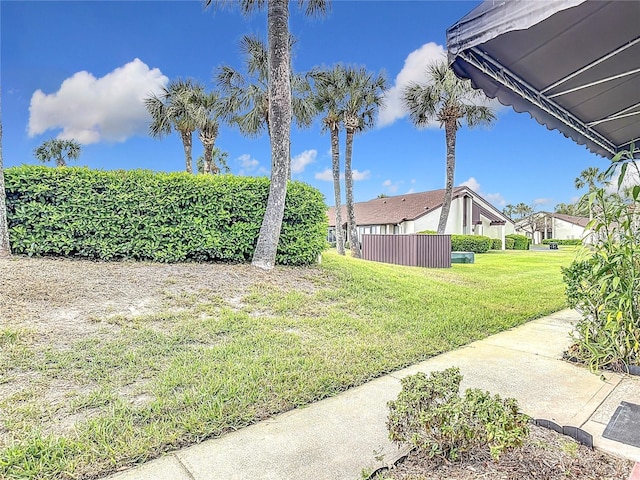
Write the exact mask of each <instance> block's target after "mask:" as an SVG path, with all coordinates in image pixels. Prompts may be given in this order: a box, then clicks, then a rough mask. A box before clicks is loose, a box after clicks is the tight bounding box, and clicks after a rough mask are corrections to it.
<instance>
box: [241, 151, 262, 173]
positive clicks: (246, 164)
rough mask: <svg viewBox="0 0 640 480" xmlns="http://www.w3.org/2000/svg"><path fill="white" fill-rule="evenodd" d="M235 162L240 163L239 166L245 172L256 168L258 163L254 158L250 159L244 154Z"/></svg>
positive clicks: (249, 156)
mask: <svg viewBox="0 0 640 480" xmlns="http://www.w3.org/2000/svg"><path fill="white" fill-rule="evenodd" d="M237 161H238V162H240V166H241V167H242V168H244V169H247V170H253V169H254V168H256V167H257V166H258V164H259V163H260V162H258V160H256V159H255V158H251V155H249V154H248V153H244V154H242V155H240V156H239V157H238V158H237Z"/></svg>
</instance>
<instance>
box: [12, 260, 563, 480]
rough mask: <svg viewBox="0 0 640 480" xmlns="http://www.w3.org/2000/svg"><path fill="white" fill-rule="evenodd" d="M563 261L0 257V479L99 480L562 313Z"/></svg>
mask: <svg viewBox="0 0 640 480" xmlns="http://www.w3.org/2000/svg"><path fill="white" fill-rule="evenodd" d="M573 257H574V251H573V250H570V249H566V250H561V251H559V252H527V251H509V252H490V253H487V254H483V255H481V256H478V257H477V259H476V263H475V264H470V265H455V266H454V268H452V269H447V270H426V269H420V268H409V267H400V266H395V265H385V264H376V263H372V262H364V261H359V260H355V259H350V258H344V257H340V256H338V255H336V254H334V253H331V252H329V253H326V254H325V255H324V258H323V263H322V265H320V266H317V267H312V268H278V269H276V270H275V271H274V272H272V273H271V274H266V273H260V272H256V271H255V269H251V268H250V267H248V266H246V265H202V264H180V265H160V264H147V263H119V264H113V263H95V262H79V261H69V260H65V261H61V260H55V259H37V258H12V259H8V260H0V283H1V284H2V285H3V296H2V298H1V299H0V309H1V310H2V314H3V319H4V323H3V324H2V326H0V399H2V400H0V419H1V422H2V424H1V426H0V477H2V478H11V479H13V478H31V479H36V478H38V479H40V478H91V477H95V476H100V475H104V474H107V473H109V472H112V471H115V470H118V469H120V468H123V467H126V466H130V465H132V464H135V463H139V462H143V461H145V460H148V459H150V458H153V457H155V456H158V455H159V454H161V453H162V452H164V451H168V450H171V449H175V448H179V447H182V446H185V445H188V444H192V443H197V442H200V441H202V440H204V439H206V438H209V437H213V436H217V435H222V434H224V433H225V432H228V431H231V430H234V429H237V428H241V427H243V426H246V425H248V424H250V423H253V422H256V421H259V420H261V419H264V418H266V417H268V416H270V415H273V414H275V413H279V412H283V411H286V410H289V409H292V408H296V407H299V406H302V405H305V404H308V403H310V402H314V401H316V400H319V399H321V398H324V397H327V396H331V395H334V394H336V393H337V392H340V391H343V390H345V389H347V388H350V387H352V386H355V385H359V384H362V383H364V382H366V381H368V380H370V379H372V378H375V377H378V376H380V375H382V374H384V373H387V372H390V371H393V370H396V369H398V368H400V367H403V366H406V365H409V364H413V363H415V362H418V361H420V360H423V359H426V358H428V357H431V356H433V355H436V354H438V353H442V352H445V351H449V350H452V349H454V348H457V347H459V346H461V345H464V344H466V343H468V342H471V341H473V340H476V339H479V338H483V337H486V336H488V335H490V334H493V333H496V332H499V331H501V330H504V329H507V328H510V327H513V326H515V325H519V324H521V323H523V322H526V321H528V320H530V319H533V318H537V317H540V316H543V315H546V314H549V313H551V312H554V311H557V310H560V309H562V308H564V307H565V300H564V295H563V293H564V285H563V283H562V277H561V273H560V267H561V266H566V265H568V264H569V263H570V262H571V260H572V259H573Z"/></svg>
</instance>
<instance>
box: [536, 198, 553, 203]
mask: <svg viewBox="0 0 640 480" xmlns="http://www.w3.org/2000/svg"><path fill="white" fill-rule="evenodd" d="M551 202H553V200H552V199H550V198H536V199H535V200H534V201H533V204H534V205H547V204H549V203H551Z"/></svg>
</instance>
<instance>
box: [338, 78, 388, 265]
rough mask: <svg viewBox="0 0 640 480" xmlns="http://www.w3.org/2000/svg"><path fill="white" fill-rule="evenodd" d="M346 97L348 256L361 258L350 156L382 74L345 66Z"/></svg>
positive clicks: (374, 104) (367, 123)
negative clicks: (355, 135)
mask: <svg viewBox="0 0 640 480" xmlns="http://www.w3.org/2000/svg"><path fill="white" fill-rule="evenodd" d="M345 87H346V99H345V104H344V113H343V123H344V129H345V131H346V132H347V135H346V141H345V154H344V184H345V193H346V200H347V202H346V203H347V223H348V229H349V246H350V247H351V255H352V256H353V257H355V258H361V257H362V254H361V252H360V242H359V241H358V230H357V228H356V215H355V210H354V207H353V171H352V169H351V157H352V153H353V136H354V134H355V133H356V132H362V131H364V130H366V129H368V128H371V127H372V126H373V124H374V121H375V114H376V111H377V110H378V108H380V107H381V106H382V103H383V96H382V95H383V92H384V90H385V88H386V79H385V77H384V75H383V74H379V75H377V76H376V75H375V74H373V73H370V72H367V70H366V69H365V68H354V67H348V68H346V70H345Z"/></svg>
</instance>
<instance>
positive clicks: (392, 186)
mask: <svg viewBox="0 0 640 480" xmlns="http://www.w3.org/2000/svg"><path fill="white" fill-rule="evenodd" d="M401 183H402V182H395V183H393V182H392V181H391V180H385V181H384V182H382V186H383V187H384V188H385V190H386V192H387V193H391V194H393V193H396V192H397V191H398V187H399V186H400V184H401Z"/></svg>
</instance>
